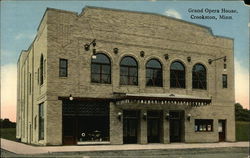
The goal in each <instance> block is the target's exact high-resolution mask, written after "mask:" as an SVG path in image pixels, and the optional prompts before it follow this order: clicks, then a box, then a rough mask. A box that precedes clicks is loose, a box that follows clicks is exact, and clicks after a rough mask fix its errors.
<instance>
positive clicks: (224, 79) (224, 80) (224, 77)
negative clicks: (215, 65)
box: [222, 74, 227, 88]
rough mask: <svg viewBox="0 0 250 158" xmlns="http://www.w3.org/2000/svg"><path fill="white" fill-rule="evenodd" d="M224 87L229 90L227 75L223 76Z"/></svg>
mask: <svg viewBox="0 0 250 158" xmlns="http://www.w3.org/2000/svg"><path fill="white" fill-rule="evenodd" d="M222 87H223V88H227V75H226V74H223V75H222Z"/></svg>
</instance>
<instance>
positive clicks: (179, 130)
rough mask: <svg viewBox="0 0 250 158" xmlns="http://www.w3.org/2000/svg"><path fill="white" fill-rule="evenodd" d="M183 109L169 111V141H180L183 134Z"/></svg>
mask: <svg viewBox="0 0 250 158" xmlns="http://www.w3.org/2000/svg"><path fill="white" fill-rule="evenodd" d="M183 116H184V111H170V112H169V126H170V132H169V133H170V142H182V140H183V139H182V137H183V135H184V121H183Z"/></svg>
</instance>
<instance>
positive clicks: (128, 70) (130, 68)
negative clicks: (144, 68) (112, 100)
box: [120, 56, 138, 85]
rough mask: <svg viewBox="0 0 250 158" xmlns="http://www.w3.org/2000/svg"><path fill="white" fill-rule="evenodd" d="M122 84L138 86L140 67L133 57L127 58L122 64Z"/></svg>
mask: <svg viewBox="0 0 250 158" xmlns="http://www.w3.org/2000/svg"><path fill="white" fill-rule="evenodd" d="M120 84H121V85H138V66H137V62H136V60H135V59H134V58H133V57H130V56H126V57H124V58H123V59H122V60H121V63H120Z"/></svg>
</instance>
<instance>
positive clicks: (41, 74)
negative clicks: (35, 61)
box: [40, 55, 44, 85]
mask: <svg viewBox="0 0 250 158" xmlns="http://www.w3.org/2000/svg"><path fill="white" fill-rule="evenodd" d="M43 64H44V63H43V55H41V57H40V85H42V84H43V72H44V65H43Z"/></svg>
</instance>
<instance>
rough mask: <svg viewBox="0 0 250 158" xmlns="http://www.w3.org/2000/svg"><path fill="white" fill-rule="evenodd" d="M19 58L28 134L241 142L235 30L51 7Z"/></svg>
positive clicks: (21, 124) (55, 140) (27, 137)
mask: <svg viewBox="0 0 250 158" xmlns="http://www.w3.org/2000/svg"><path fill="white" fill-rule="evenodd" d="M17 65H18V96H17V134H16V137H17V138H18V139H20V140H21V141H22V142H26V143H31V144H40V145H62V144H64V145H66V144H81V143H89V142H92V143H93V142H94V143H110V144H126V143H139V144H147V143H171V142H218V141H235V119H234V56H233V39H230V38H226V37H219V36H215V35H213V33H212V31H211V30H210V28H208V27H204V26H201V25H197V24H193V23H190V22H186V21H183V20H178V19H175V18H171V17H167V16H162V15H158V14H152V13H141V12H133V11H124V10H114V9H104V8H96V7H86V8H84V9H83V11H82V13H81V14H77V13H75V12H70V11H63V10H57V9H50V8H48V9H47V10H46V12H45V14H44V16H43V18H42V20H41V23H40V25H39V27H38V29H37V35H36V37H35V39H34V41H33V43H32V44H31V45H30V47H29V49H28V50H25V51H22V52H21V55H20V57H19V60H18V64H17Z"/></svg>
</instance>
